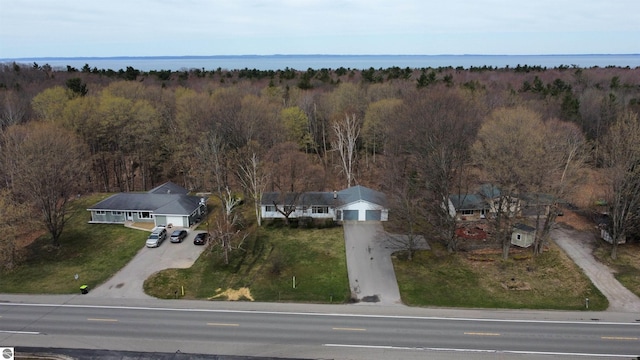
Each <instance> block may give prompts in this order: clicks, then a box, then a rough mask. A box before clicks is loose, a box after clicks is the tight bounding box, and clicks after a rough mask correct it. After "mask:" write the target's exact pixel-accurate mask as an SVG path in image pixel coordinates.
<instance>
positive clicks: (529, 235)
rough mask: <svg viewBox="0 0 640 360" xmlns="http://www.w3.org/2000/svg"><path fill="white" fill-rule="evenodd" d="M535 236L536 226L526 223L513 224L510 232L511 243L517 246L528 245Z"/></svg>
mask: <svg viewBox="0 0 640 360" xmlns="http://www.w3.org/2000/svg"><path fill="white" fill-rule="evenodd" d="M535 237H536V228H534V227H533V226H529V225H526V224H519V223H518V224H515V225H514V226H513V232H512V233H511V244H513V245H516V246H519V247H524V248H526V247H529V246H531V245H532V244H533V241H534V240H535Z"/></svg>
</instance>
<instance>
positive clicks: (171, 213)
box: [87, 182, 207, 227]
mask: <svg viewBox="0 0 640 360" xmlns="http://www.w3.org/2000/svg"><path fill="white" fill-rule="evenodd" d="M188 193H189V192H188V190H187V189H185V188H183V187H181V186H179V185H177V184H174V183H172V182H167V183H164V184H162V185H160V186H158V187H156V188H153V189H151V190H149V191H148V192H131V193H128V192H124V193H118V194H114V195H111V196H109V197H108V198H106V199H104V200H102V201H100V202H98V203H97V204H95V205H93V206H92V207H91V208H89V209H87V211H89V212H90V213H91V220H90V221H89V223H92V224H125V223H127V222H146V223H153V224H154V225H156V226H157V225H169V224H171V225H173V226H180V227H190V226H191V225H193V224H195V223H197V222H199V221H200V219H201V218H202V217H203V216H204V214H205V213H206V212H207V205H206V199H205V198H201V197H198V196H192V195H189V194H188Z"/></svg>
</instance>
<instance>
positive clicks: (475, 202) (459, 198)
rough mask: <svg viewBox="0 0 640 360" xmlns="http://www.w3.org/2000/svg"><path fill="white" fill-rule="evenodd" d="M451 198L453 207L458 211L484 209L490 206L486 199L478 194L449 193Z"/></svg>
mask: <svg viewBox="0 0 640 360" xmlns="http://www.w3.org/2000/svg"><path fill="white" fill-rule="evenodd" d="M449 200H451V203H452V204H453V207H454V208H455V209H456V210H458V211H460V210H482V209H488V208H489V205H488V204H487V202H486V201H485V199H484V198H483V197H482V196H480V195H477V194H462V195H449Z"/></svg>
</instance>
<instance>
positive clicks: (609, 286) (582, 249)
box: [551, 225, 640, 313]
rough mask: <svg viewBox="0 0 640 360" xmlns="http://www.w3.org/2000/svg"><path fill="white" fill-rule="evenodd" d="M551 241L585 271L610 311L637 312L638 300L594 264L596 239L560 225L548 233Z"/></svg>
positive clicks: (639, 309) (601, 266)
mask: <svg viewBox="0 0 640 360" xmlns="http://www.w3.org/2000/svg"><path fill="white" fill-rule="evenodd" d="M551 238H552V239H553V240H554V241H555V242H556V244H558V246H560V248H562V250H564V252H566V253H567V255H569V257H570V258H571V259H572V260H573V261H574V262H575V263H576V264H577V265H578V266H579V267H580V268H582V270H584V272H585V274H586V275H587V276H588V277H589V278H590V279H591V282H593V284H594V285H595V286H596V287H597V288H598V290H600V292H602V294H603V295H604V296H605V297H606V298H607V300H609V308H608V309H607V310H609V311H618V312H634V313H639V312H640V298H638V297H637V296H636V295H635V294H634V293H632V292H631V291H629V290H628V289H627V288H625V287H624V286H622V284H620V282H618V280H616V278H615V277H614V276H613V274H614V271H613V270H612V269H611V268H610V267H608V266H607V265H604V264H602V263H600V262H599V261H598V260H596V259H595V258H594V257H593V255H592V251H593V244H594V243H595V241H596V238H595V236H594V235H593V234H592V233H590V232H584V231H578V230H574V229H571V228H566V227H563V226H562V225H560V226H559V227H557V228H555V229H553V230H552V231H551Z"/></svg>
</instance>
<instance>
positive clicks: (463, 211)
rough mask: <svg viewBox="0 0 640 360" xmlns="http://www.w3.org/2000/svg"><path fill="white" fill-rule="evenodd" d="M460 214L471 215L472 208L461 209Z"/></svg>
mask: <svg viewBox="0 0 640 360" xmlns="http://www.w3.org/2000/svg"><path fill="white" fill-rule="evenodd" d="M461 212H462V215H473V210H462V211H461Z"/></svg>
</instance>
